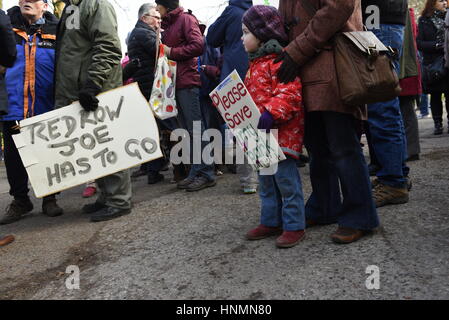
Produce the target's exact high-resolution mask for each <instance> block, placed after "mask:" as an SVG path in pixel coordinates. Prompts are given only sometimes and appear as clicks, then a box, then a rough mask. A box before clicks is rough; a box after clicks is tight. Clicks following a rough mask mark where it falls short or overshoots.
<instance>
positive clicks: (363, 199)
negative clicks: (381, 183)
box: [323, 112, 379, 230]
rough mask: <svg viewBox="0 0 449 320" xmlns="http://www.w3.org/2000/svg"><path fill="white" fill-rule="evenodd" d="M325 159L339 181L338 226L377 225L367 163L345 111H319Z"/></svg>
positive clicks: (353, 126) (361, 227) (354, 121)
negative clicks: (327, 149)
mask: <svg viewBox="0 0 449 320" xmlns="http://www.w3.org/2000/svg"><path fill="white" fill-rule="evenodd" d="M323 119H324V126H325V133H326V135H327V142H328V148H329V152H330V155H329V160H330V162H331V165H332V167H334V168H335V172H336V174H337V176H338V179H339V181H340V185H341V192H342V196H343V203H342V207H341V210H340V212H339V216H338V224H339V226H340V227H345V228H352V229H357V230H372V229H374V228H376V227H378V225H379V219H378V216H377V211H376V208H375V205H374V202H373V197H372V191H371V182H370V179H369V174H368V167H367V165H366V162H365V158H364V155H363V151H362V148H361V146H360V141H359V139H358V136H357V132H356V120H355V119H354V118H353V117H352V116H351V115H348V114H343V113H337V112H323Z"/></svg>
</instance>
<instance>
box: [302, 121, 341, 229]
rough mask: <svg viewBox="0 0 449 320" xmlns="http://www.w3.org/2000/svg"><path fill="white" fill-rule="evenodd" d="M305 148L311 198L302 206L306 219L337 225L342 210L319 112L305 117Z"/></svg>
mask: <svg viewBox="0 0 449 320" xmlns="http://www.w3.org/2000/svg"><path fill="white" fill-rule="evenodd" d="M305 123H306V125H305V145H306V147H307V151H308V153H309V157H310V164H309V167H310V181H311V184H312V194H311V196H310V198H309V199H308V201H307V203H306V208H305V209H306V219H307V220H312V221H314V222H316V223H320V224H332V223H336V222H337V221H338V215H339V212H340V210H341V207H342V202H341V196H340V184H339V181H338V176H337V174H336V172H335V168H334V167H332V164H331V161H330V151H329V142H328V140H327V134H326V129H325V123H324V120H323V112H308V113H306V121H305Z"/></svg>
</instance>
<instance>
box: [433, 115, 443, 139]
mask: <svg viewBox="0 0 449 320" xmlns="http://www.w3.org/2000/svg"><path fill="white" fill-rule="evenodd" d="M434 122H435V131H434V132H433V134H434V135H436V136H437V135H440V134H443V121H442V120H441V119H435V120H434Z"/></svg>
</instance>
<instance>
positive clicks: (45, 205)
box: [42, 196, 64, 218]
mask: <svg viewBox="0 0 449 320" xmlns="http://www.w3.org/2000/svg"><path fill="white" fill-rule="evenodd" d="M42 213H43V214H45V215H46V216H47V217H52V218H53V217H59V216H60V215H62V214H63V213H64V211H63V210H62V208H61V207H60V206H58V204H57V203H56V197H55V196H48V197H45V198H44V200H43V201H42Z"/></svg>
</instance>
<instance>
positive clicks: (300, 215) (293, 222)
mask: <svg viewBox="0 0 449 320" xmlns="http://www.w3.org/2000/svg"><path fill="white" fill-rule="evenodd" d="M259 195H260V200H261V202H262V203H261V219H260V222H261V223H262V224H263V225H265V226H267V227H280V226H282V229H283V230H284V231H298V230H304V229H305V227H306V226H305V215H304V195H303V192H302V184H301V176H300V175H299V172H298V168H297V167H296V161H295V160H294V159H292V158H287V160H284V161H282V162H281V163H279V166H278V171H277V172H276V173H275V174H274V175H265V176H264V175H260V174H259Z"/></svg>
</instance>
